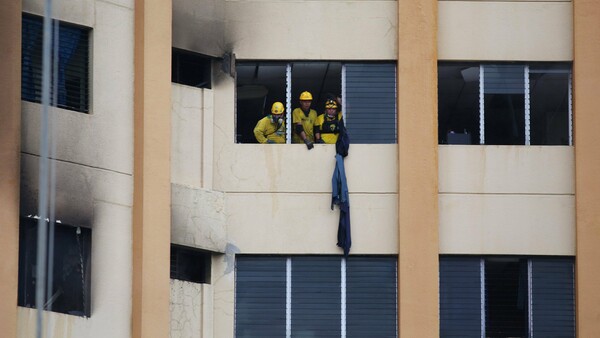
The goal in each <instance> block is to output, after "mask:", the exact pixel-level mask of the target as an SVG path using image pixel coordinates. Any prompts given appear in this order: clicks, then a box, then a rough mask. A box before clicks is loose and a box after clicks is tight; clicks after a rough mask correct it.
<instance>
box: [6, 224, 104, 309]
mask: <svg viewBox="0 0 600 338" xmlns="http://www.w3.org/2000/svg"><path fill="white" fill-rule="evenodd" d="M41 224H45V226H46V227H48V237H47V242H48V244H47V245H46V250H47V253H46V260H47V263H46V269H47V270H50V269H52V270H51V271H53V272H54V271H63V274H62V275H61V276H59V275H58V274H56V273H52V274H51V273H49V272H48V271H47V272H46V273H45V274H46V279H47V280H46V282H45V284H46V290H44V302H45V304H44V306H43V307H44V310H45V311H51V312H57V313H63V314H66V315H73V316H79V317H86V318H89V317H91V309H92V306H91V300H92V297H91V292H92V286H91V280H92V278H91V272H92V230H91V229H90V228H86V227H82V226H72V225H68V224H63V223H61V222H60V221H56V222H50V221H49V220H46V221H45V222H43V221H41V220H40V219H39V217H38V216H28V217H21V219H20V226H19V227H20V231H19V283H18V289H19V290H18V291H19V297H18V301H17V303H18V305H19V306H23V307H30V308H35V307H36V294H35V293H36V292H35V287H34V286H33V285H34V284H35V280H36V278H35V273H36V262H37V250H38V247H37V237H38V227H39V226H40V225H41ZM71 231H75V232H76V242H77V246H78V247H77V248H74V249H77V250H78V252H79V260H78V262H77V263H76V264H71V265H68V263H69V262H66V263H65V261H66V260H67V258H69V257H70V256H69V255H68V254H69V253H70V252H67V251H68V250H72V249H73V248H72V247H68V248H65V247H64V246H57V245H56V243H60V242H62V243H63V244H65V243H69V240H70V238H69V236H70V235H69V234H68V233H67V232H71ZM71 239H72V238H71ZM71 242H72V241H71ZM59 249H60V251H59ZM57 263H59V264H57ZM60 263H62V264H63V265H60ZM71 263H72V262H71ZM65 264H67V265H65ZM75 265H76V266H77V267H78V268H80V275H77V276H75V278H77V280H76V281H73V280H71V279H68V280H65V274H66V276H68V277H70V278H71V277H73V276H74V273H75V272H72V271H74V270H76V269H73V267H74V266H75ZM50 277H52V283H50V281H51V280H50ZM59 277H60V278H59ZM60 279H62V280H63V283H60ZM55 280H58V281H59V283H54V281H55ZM80 282H81V283H80ZM67 283H75V285H77V286H79V285H81V293H80V294H79V293H77V294H76V292H75V291H74V290H77V289H76V288H73V285H74V284H71V287H68V285H69V284H67ZM65 285H67V287H68V289H69V292H62V291H61V290H63V289H62V288H63V286H65ZM50 289H52V292H53V295H52V296H50V295H49V294H48V292H49V290H50ZM63 295H69V296H70V299H68V298H65V299H62V298H61V296H63ZM75 296H78V297H79V296H81V300H80V301H81V302H80V303H76V304H75V307H74V308H73V307H69V306H68V305H69V304H68V303H66V302H69V301H73V299H72V298H73V297H75ZM57 300H61V301H62V302H63V303H62V305H61V303H59V306H61V307H60V308H56V307H53V306H52V305H53V303H55V302H56V301H57ZM72 305H73V304H71V306H72ZM63 307H66V308H63Z"/></svg>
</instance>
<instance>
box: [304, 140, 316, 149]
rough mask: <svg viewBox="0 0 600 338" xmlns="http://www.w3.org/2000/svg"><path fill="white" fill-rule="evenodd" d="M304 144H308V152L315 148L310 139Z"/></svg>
mask: <svg viewBox="0 0 600 338" xmlns="http://www.w3.org/2000/svg"><path fill="white" fill-rule="evenodd" d="M304 144H306V148H308V150H311V149H312V148H314V147H315V146H314V145H313V143H312V142H311V141H310V140H309V139H307V138H305V139H304Z"/></svg>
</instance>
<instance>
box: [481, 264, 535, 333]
mask: <svg viewBox="0 0 600 338" xmlns="http://www.w3.org/2000/svg"><path fill="white" fill-rule="evenodd" d="M527 272H528V270H527V260H526V259H518V258H487V259H486V261H485V288H486V294H485V297H486V298H485V304H486V308H485V310H486V322H485V323H486V337H492V338H493V337H498V338H501V337H527V336H528V332H527V329H528V323H527V314H528V312H529V307H528V290H529V287H528V283H527V281H528V275H527Z"/></svg>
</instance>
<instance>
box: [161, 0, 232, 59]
mask: <svg viewBox="0 0 600 338" xmlns="http://www.w3.org/2000/svg"><path fill="white" fill-rule="evenodd" d="M225 3H226V2H225V1H222V0H183V1H181V0H178V1H176V2H175V4H174V6H173V47H176V48H181V49H186V50H192V51H195V52H197V53H202V54H206V55H210V56H216V57H219V56H222V55H223V54H224V53H225V52H227V51H229V50H230V46H229V45H228V44H227V43H226V40H225Z"/></svg>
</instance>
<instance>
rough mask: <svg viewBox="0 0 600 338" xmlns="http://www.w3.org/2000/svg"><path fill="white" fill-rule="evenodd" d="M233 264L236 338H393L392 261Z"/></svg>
mask: <svg viewBox="0 0 600 338" xmlns="http://www.w3.org/2000/svg"><path fill="white" fill-rule="evenodd" d="M236 261H237V263H236V292H235V294H236V304H235V309H236V311H235V317H236V318H235V326H236V329H235V335H236V337H281V338H283V337H312V338H317V337H336V338H337V337H342V336H343V332H346V335H345V337H349V338H350V337H361V338H362V337H373V338H377V337H386V338H389V337H397V329H396V328H397V296H396V293H397V284H396V267H397V258H396V257H384V256H351V257H349V258H346V259H345V260H344V258H342V257H340V256H291V257H273V256H244V255H238V256H237V257H236ZM288 288H289V289H288ZM287 310H289V311H287ZM286 323H287V324H288V325H287V326H286Z"/></svg>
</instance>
